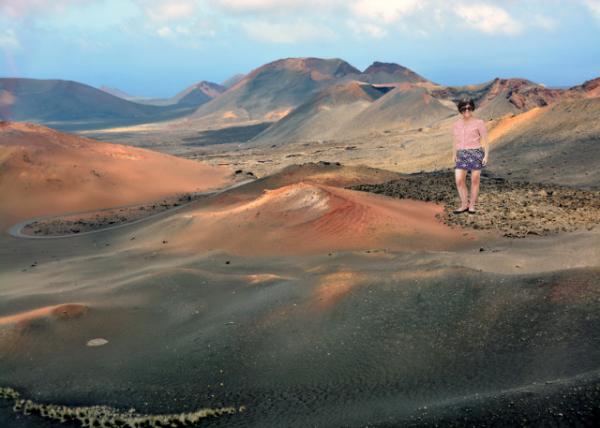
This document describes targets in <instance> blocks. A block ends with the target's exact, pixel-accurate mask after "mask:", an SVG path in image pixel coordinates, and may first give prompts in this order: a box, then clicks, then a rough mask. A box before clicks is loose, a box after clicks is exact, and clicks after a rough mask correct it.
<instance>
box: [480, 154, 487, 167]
mask: <svg viewBox="0 0 600 428" xmlns="http://www.w3.org/2000/svg"><path fill="white" fill-rule="evenodd" d="M481 163H482V164H483V165H487V163H488V155H485V156H484V157H483V160H482V161H481Z"/></svg>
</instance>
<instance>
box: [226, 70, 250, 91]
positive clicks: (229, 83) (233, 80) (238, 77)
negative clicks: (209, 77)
mask: <svg viewBox="0 0 600 428" xmlns="http://www.w3.org/2000/svg"><path fill="white" fill-rule="evenodd" d="M244 76H245V74H243V73H238V74H235V75H233V76H231V77H230V78H229V79H227V80H224V81H223V82H221V86H224V87H225V88H227V89H229V88H231V87H232V86H233V85H235V84H236V83H238V82H240V81H241V80H242V79H243V78H244Z"/></svg>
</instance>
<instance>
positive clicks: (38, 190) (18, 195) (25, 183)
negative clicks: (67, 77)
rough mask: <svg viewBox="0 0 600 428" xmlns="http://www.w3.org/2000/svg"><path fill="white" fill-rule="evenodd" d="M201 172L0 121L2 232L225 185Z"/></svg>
mask: <svg viewBox="0 0 600 428" xmlns="http://www.w3.org/2000/svg"><path fill="white" fill-rule="evenodd" d="M232 175H233V174H232V169H231V168H230V167H229V166H212V165H204V164H201V163H198V162H194V161H190V160H186V159H180V158H177V157H174V156H169V155H165V154H161V153H156V152H152V151H149V150H144V149H138V148H133V147H128V146H122V145H118V144H110V143H103V142H99V141H96V140H92V139H88V138H82V137H79V136H76V135H72V134H66V133H62V132H58V131H55V130H53V129H50V128H47V127H45V126H41V125H36V124H31V123H23V122H0V227H2V228H5V227H7V226H10V225H11V224H12V223H15V222H18V221H20V220H23V219H26V218H29V217H33V216H38V215H46V214H54V213H62V212H67V211H83V210H88V209H89V210H91V209H97V208H107V207H111V206H117V205H125V204H135V203H141V202H147V201H152V200H156V199H160V198H161V197H165V196H167V195H172V194H175V193H179V192H190V191H203V190H209V189H213V188H219V187H223V186H226V185H227V184H229V183H231V182H232V181H233V180H232V178H231V176H232Z"/></svg>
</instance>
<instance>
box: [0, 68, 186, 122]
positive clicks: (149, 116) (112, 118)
mask: <svg viewBox="0 0 600 428" xmlns="http://www.w3.org/2000/svg"><path fill="white" fill-rule="evenodd" d="M182 98H183V96H182ZM195 107H196V106H195V105H189V104H188V105H186V104H175V105H167V106H157V105H145V104H140V103H137V102H132V101H129V100H126V99H122V98H120V97H117V96H114V95H111V94H110V93H107V92H105V91H103V90H100V89H97V88H94V87H92V86H89V85H85V84H83V83H78V82H74V81H71V80H58V79H29V78H0V119H2V120H13V121H28V122H35V123H40V124H46V125H49V126H52V127H54V128H56V129H61V130H77V129H89V128H96V127H108V126H114V125H121V124H133V123H145V122H153V121H160V120H167V119H173V118H176V117H181V116H183V115H186V114H189V113H191V112H192V111H193V109H194V108H195Z"/></svg>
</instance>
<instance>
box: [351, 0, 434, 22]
mask: <svg viewBox="0 0 600 428" xmlns="http://www.w3.org/2000/svg"><path fill="white" fill-rule="evenodd" d="M421 7H423V2H422V1H419V0H358V1H354V2H351V3H350V10H351V11H352V13H353V14H354V15H355V16H356V17H357V18H367V19H370V20H373V21H378V22H383V23H386V24H389V23H391V22H394V21H396V20H398V19H399V18H401V17H404V16H406V15H409V14H411V13H413V12H415V11H416V10H418V9H420V8H421Z"/></svg>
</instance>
